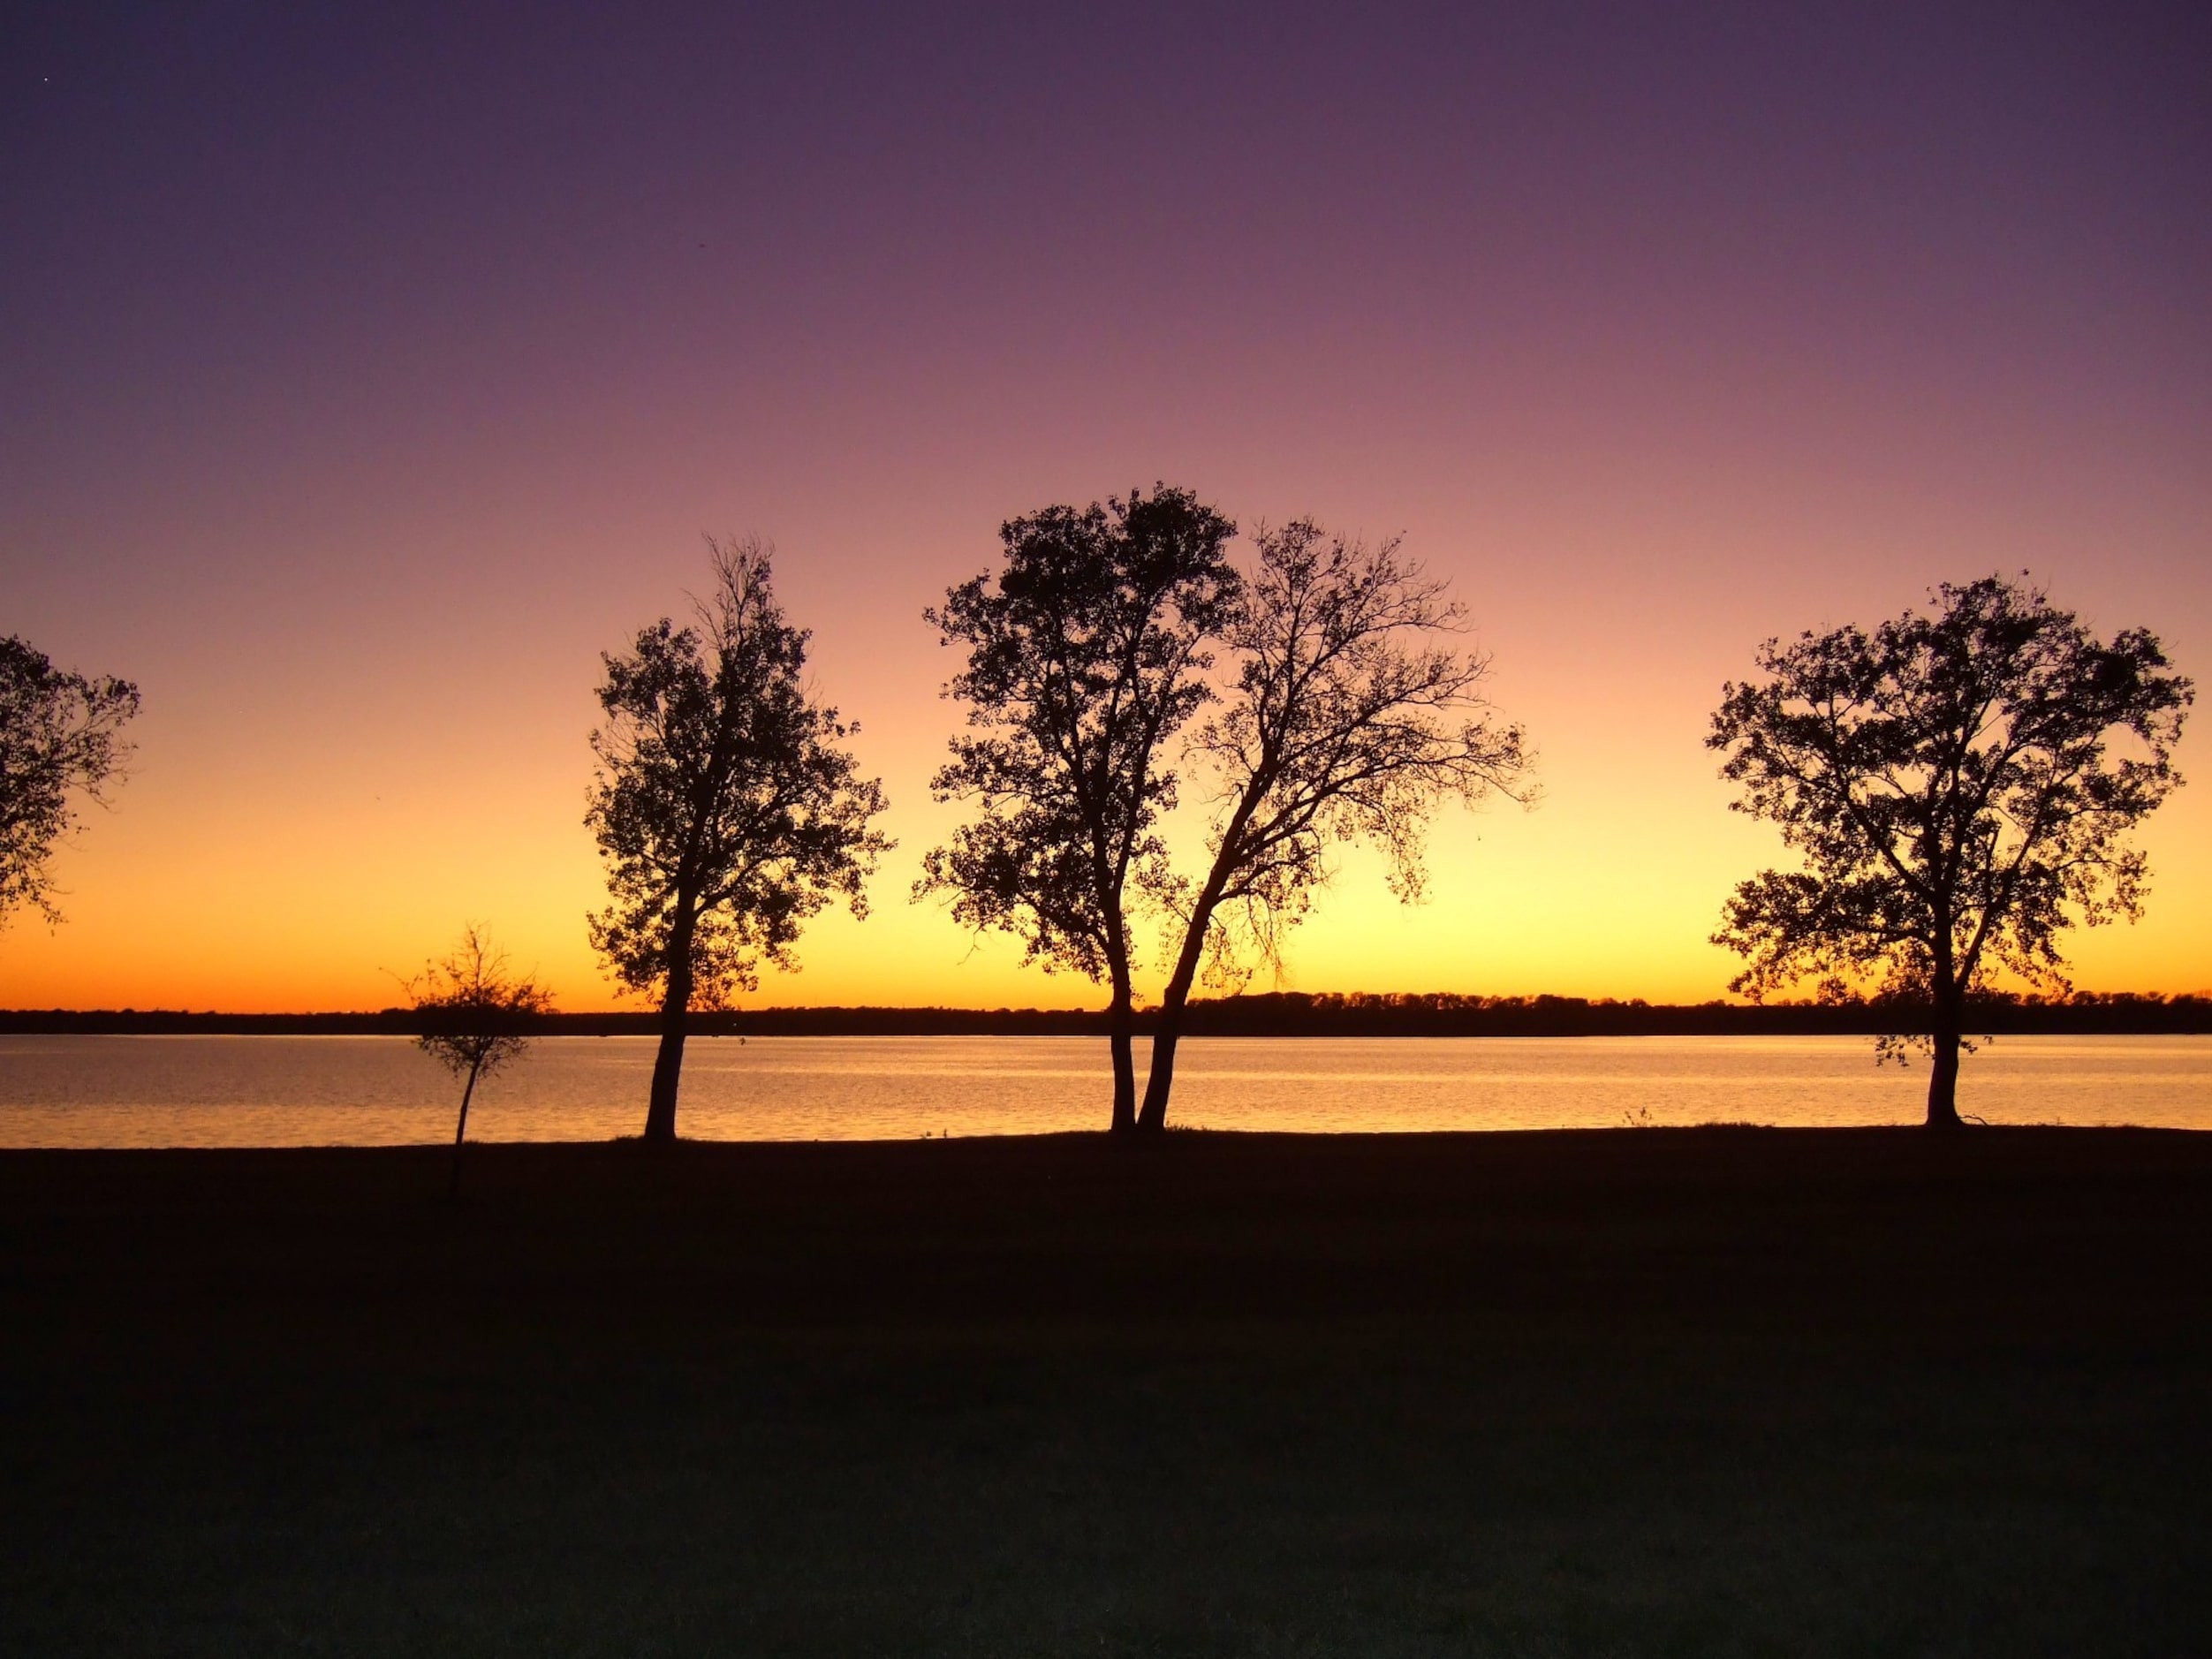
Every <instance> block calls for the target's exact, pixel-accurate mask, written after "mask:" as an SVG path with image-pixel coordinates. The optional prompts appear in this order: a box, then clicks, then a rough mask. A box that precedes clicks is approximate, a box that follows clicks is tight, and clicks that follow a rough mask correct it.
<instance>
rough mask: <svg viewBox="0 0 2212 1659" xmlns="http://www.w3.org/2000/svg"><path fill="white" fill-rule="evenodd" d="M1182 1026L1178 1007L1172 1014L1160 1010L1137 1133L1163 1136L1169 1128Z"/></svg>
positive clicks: (1181, 1016)
mask: <svg viewBox="0 0 2212 1659" xmlns="http://www.w3.org/2000/svg"><path fill="white" fill-rule="evenodd" d="M1182 1023H1183V1009H1182V1005H1181V1004H1179V1003H1178V1004H1177V1005H1176V1008H1175V1010H1174V1011H1173V1013H1172V1014H1170V1011H1168V1009H1167V1008H1166V1007H1165V1006H1163V1007H1162V1008H1161V1010H1160V1028H1159V1029H1158V1030H1157V1031H1156V1032H1155V1033H1154V1034H1153V1037H1152V1070H1151V1072H1150V1074H1149V1075H1148V1076H1147V1077H1146V1079H1145V1080H1144V1109H1143V1110H1141V1111H1140V1112H1139V1113H1138V1115H1137V1133H1139V1134H1145V1135H1156V1134H1163V1133H1165V1132H1166V1130H1167V1126H1168V1091H1169V1090H1170V1089H1171V1088H1173V1087H1175V1045H1176V1044H1177V1043H1178V1042H1180V1041H1181V1040H1182V1034H1181V1032H1180V1031H1179V1030H1178V1029H1177V1027H1178V1026H1180V1025H1181V1024H1182Z"/></svg>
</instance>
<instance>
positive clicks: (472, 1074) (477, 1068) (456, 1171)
mask: <svg viewBox="0 0 2212 1659" xmlns="http://www.w3.org/2000/svg"><path fill="white" fill-rule="evenodd" d="M483 1069H484V1063H483V1062H482V1061H481V1060H479V1061H477V1062H476V1064H473V1065H472V1066H470V1067H469V1068H468V1081H467V1082H466V1083H464V1084H463V1085H462V1086H461V1121H460V1122H459V1123H458V1124H457V1125H455V1126H454V1129H453V1178H452V1179H451V1180H450V1181H448V1182H447V1183H446V1187H445V1195H446V1196H447V1197H448V1198H458V1197H459V1196H460V1195H461V1142H463V1141H464V1140H467V1139H468V1100H469V1096H470V1095H473V1094H475V1092H476V1074H477V1073H478V1072H481V1071H482V1070H483Z"/></svg>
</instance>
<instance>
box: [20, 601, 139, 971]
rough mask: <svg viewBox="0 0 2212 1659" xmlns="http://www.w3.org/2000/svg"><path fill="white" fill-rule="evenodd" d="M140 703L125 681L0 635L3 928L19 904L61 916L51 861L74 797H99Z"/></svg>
mask: <svg viewBox="0 0 2212 1659" xmlns="http://www.w3.org/2000/svg"><path fill="white" fill-rule="evenodd" d="M138 709H139V694H138V688H137V687H136V686H133V685H132V684H131V683H130V682H129V681H128V680H120V679H115V678H102V679H89V678H86V677H85V676H84V675H82V674H72V673H67V672H64V670H60V669H57V668H56V667H55V666H54V665H53V663H51V662H50V661H49V660H48V658H47V657H46V655H45V654H44V653H43V652H41V651H39V650H37V649H35V648H33V647H32V646H30V645H29V644H27V642H26V641H24V640H20V639H17V638H15V637H14V636H12V635H10V636H9V637H7V638H5V639H0V927H4V926H5V925H6V922H7V919H8V916H9V915H10V913H11V912H13V911H15V910H18V909H19V908H21V907H22V906H24V905H29V906H30V907H31V908H32V909H34V910H36V911H38V912H39V913H41V914H42V915H43V916H44V917H45V918H46V919H47V920H48V921H49V922H53V921H58V920H61V912H60V910H59V909H58V908H57V906H56V905H55V904H54V902H53V891H54V881H53V873H52V869H51V867H50V865H49V859H50V858H51V856H52V854H53V851H54V848H55V845H57V843H58V842H59V841H60V840H61V839H62V838H63V837H64V836H66V835H67V834H68V833H69V832H70V830H72V828H73V827H74V826H75V824H76V822H77V809H78V803H79V802H80V800H89V801H93V802H95V803H98V802H103V801H104V800H105V799H106V796H105V790H106V787H107V785H108V784H110V783H112V782H113V781H114V780H115V778H116V777H117V774H118V772H119V769H120V768H121V766H122V764H123V762H124V761H125V758H127V756H128V754H129V751H128V749H127V747H126V746H125V744H124V741H123V739H122V735H121V734H122V729H123V726H124V724H125V722H127V721H128V720H130V719H131V717H132V716H134V715H136V714H137V713H138Z"/></svg>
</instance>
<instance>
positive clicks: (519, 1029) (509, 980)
mask: <svg viewBox="0 0 2212 1659" xmlns="http://www.w3.org/2000/svg"><path fill="white" fill-rule="evenodd" d="M406 985H407V994H408V996H409V997H410V998H411V999H412V1000H413V1004H414V1010H415V1011H416V1012H417V1013H418V1014H420V1015H421V1016H422V1019H423V1029H422V1034H421V1036H420V1037H418V1038H417V1039H416V1040H415V1046H416V1047H417V1048H419V1049H421V1050H422V1051H423V1053H425V1054H427V1055H428V1056H429V1057H431V1058H432V1059H434V1060H436V1062H437V1063H438V1064H440V1065H443V1067H444V1068H445V1069H446V1070H447V1071H449V1072H452V1073H453V1075H454V1076H456V1077H458V1078H464V1079H466V1081H465V1082H464V1083H463V1084H462V1085H461V1116H460V1121H459V1122H458V1123H457V1124H456V1125H454V1127H453V1176H452V1179H451V1183H450V1184H449V1185H448V1187H447V1192H448V1193H449V1194H455V1193H459V1192H460V1190H461V1146H462V1143H463V1142H464V1141H466V1140H467V1139H468V1103H469V1101H470V1100H471V1098H472V1097H473V1096H474V1095H475V1093H476V1085H477V1082H478V1081H479V1079H483V1078H488V1077H489V1076H491V1075H492V1073H493V1072H497V1071H499V1070H500V1069H501V1068H502V1067H504V1066H505V1065H506V1064H508V1063H509V1062H510V1061H513V1060H517V1059H519V1058H520V1057H522V1056H523V1054H524V1053H525V1052H526V1051H527V1050H528V1049H529V1047H530V1037H529V1023H530V1020H531V1019H532V1018H533V1017H534V1016H535V1015H538V1014H542V1013H544V1012H545V1011H547V1010H549V1009H550V1008H551V1007H552V1006H553V998H552V997H551V996H550V995H549V994H548V993H547V992H546V991H545V990H543V989H541V988H540V987H539V985H538V984H537V982H536V981H534V980H531V979H528V978H522V979H517V978H516V977H515V976H514V975H513V974H512V973H510V972H509V971H508V967H507V957H506V953H505V952H504V951H498V950H495V949H494V948H493V946H492V943H491V939H490V936H489V935H488V934H486V933H485V931H484V930H483V929H482V928H479V927H476V926H475V925H473V924H471V925H470V926H469V927H468V928H466V930H465V931H464V932H463V933H462V935H461V942H460V943H459V944H458V945H457V946H455V947H454V950H453V951H452V953H451V955H449V956H448V957H447V958H445V959H444V960H443V962H426V963H425V964H424V965H423V968H422V972H421V973H420V974H418V975H417V976H416V977H415V978H413V979H412V980H409V981H407V982H406Z"/></svg>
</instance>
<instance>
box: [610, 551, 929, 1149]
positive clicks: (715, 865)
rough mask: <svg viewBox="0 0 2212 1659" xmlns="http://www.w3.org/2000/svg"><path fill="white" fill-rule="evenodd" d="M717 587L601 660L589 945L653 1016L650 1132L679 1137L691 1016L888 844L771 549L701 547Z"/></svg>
mask: <svg viewBox="0 0 2212 1659" xmlns="http://www.w3.org/2000/svg"><path fill="white" fill-rule="evenodd" d="M708 550H709V554H710V557H711V559H712V563H713V568H714V576H715V585H714V587H713V589H712V591H711V592H710V593H709V594H708V596H707V597H706V598H705V599H704V600H702V601H700V602H696V604H695V605H694V608H693V623H692V625H689V626H684V627H678V625H676V623H675V622H674V621H673V620H672V619H670V618H668V617H663V618H662V619H661V620H660V621H658V622H656V623H655V624H653V625H651V626H649V627H648V628H646V629H644V630H642V631H641V632H640V633H639V634H638V636H637V640H636V642H635V644H634V645H633V647H632V648H631V649H630V651H629V652H627V653H626V654H625V655H619V656H615V655H609V656H607V657H605V658H604V659H603V660H604V663H605V666H606V683H605V684H604V685H603V686H601V688H600V691H599V701H600V707H601V708H602V710H603V711H604V713H605V716H606V723H605V724H604V725H602V727H601V728H600V729H599V730H598V731H595V732H594V733H593V734H592V749H593V753H594V754H595V755H596V756H597V757H598V761H599V770H598V776H597V778H596V781H595V785H594V788H593V791H592V795H591V800H590V805H589V807H588V809H587V813H586V815H585V822H586V823H587V826H588V827H589V828H590V830H592V832H593V834H594V836H595V837H596V838H597V840H598V843H599V848H600V852H601V853H602V855H603V856H604V858H605V859H606V861H607V867H608V874H607V885H608V890H609V894H610V898H611V901H612V902H611V903H610V905H608V906H607V908H606V909H604V910H603V911H602V912H600V913H598V914H597V915H595V916H594V917H592V918H591V920H590V928H591V940H592V943H593V945H594V947H595V949H596V950H597V951H599V953H600V954H601V956H602V958H604V959H605V961H606V964H607V966H608V968H609V970H610V972H611V973H613V975H614V977H615V978H616V980H617V982H618V983H619V984H620V985H621V986H622V987H623V988H624V989H625V990H628V991H632V992H634V993H637V994H640V995H656V994H657V995H658V996H659V997H660V1000H661V1009H662V1015H663V1025H662V1046H661V1054H660V1058H659V1060H658V1061H657V1062H656V1064H655V1073H654V1084H653V1095H652V1100H651V1102H650V1105H649V1106H648V1114H647V1125H646V1133H647V1137H648V1139H650V1140H668V1139H672V1138H673V1137H674V1135H675V1133H676V1087H677V1079H678V1071H679V1069H680V1067H681V1064H682V1058H683V1042H684V1032H685V1017H686V1014H688V1012H689V1011H691V1010H692V1009H693V1008H694V1007H704V1008H716V1007H720V1006H723V1004H725V1003H726V1001H727V1000H728V998H729V996H731V993H732V992H733V991H735V990H737V989H747V990H750V989H754V988H756V987H757V986H758V984H759V972H760V968H761V965H762V964H764V963H765V964H768V965H769V966H775V967H777V968H782V969H786V970H789V969H792V968H795V967H796V966H797V962H796V960H795V958H794V957H793V954H792V945H793V944H794V943H796V941H797V940H798V938H799V933H800V931H801V929H802V928H803V927H804V925H805V923H806V921H807V919H808V918H810V917H812V916H813V915H814V914H815V913H817V912H819V911H820V910H822V907H823V906H824V905H828V904H829V903H830V900H831V899H832V898H844V899H845V901H846V903H847V904H848V905H850V906H851V908H852V913H854V914H855V915H865V914H866V913H867V896H866V893H865V891H864V890H863V888H862V882H863V880H864V878H865V877H866V876H867V874H868V873H869V872H870V871H871V870H872V869H873V868H874V867H875V860H876V858H877V857H878V855H879V854H881V853H882V852H883V851H884V849H886V848H888V847H889V846H890V845H891V844H890V841H889V840H888V839H886V838H885V837H883V835H882V834H880V833H879V832H877V831H876V830H874V829H872V828H871V827H870V824H871V821H872V820H873V819H874V818H875V815H876V814H878V813H880V812H882V811H883V805H884V799H883V785H882V784H881V783H880V782H878V781H877V780H875V779H873V778H864V777H862V776H860V772H859V769H858V765H857V763H856V761H854V759H853V756H852V754H851V752H850V751H849V750H848V749H847V748H846V747H845V744H846V743H847V742H848V741H849V740H850V739H851V738H852V735H853V733H855V732H856V731H859V729H860V728H859V726H858V724H857V723H846V722H844V721H841V720H840V719H839V718H838V716H837V710H836V709H835V708H829V707H827V706H825V705H823V704H822V703H819V702H817V701H814V698H813V697H812V696H811V695H810V693H809V692H808V690H807V684H806V661H807V639H808V635H807V631H806V630H805V629H802V628H797V627H794V626H792V625H791V624H790V623H788V622H786V621H785V620H784V613H783V611H782V610H781V609H780V608H779V607H778V605H777V604H776V597H775V593H774V590H773V587H772V586H771V582H770V576H771V557H772V556H771V550H770V549H769V547H768V546H767V545H766V544H765V543H764V542H759V541H756V540H745V541H735V540H732V541H727V542H716V541H713V540H710V541H709V542H708Z"/></svg>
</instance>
